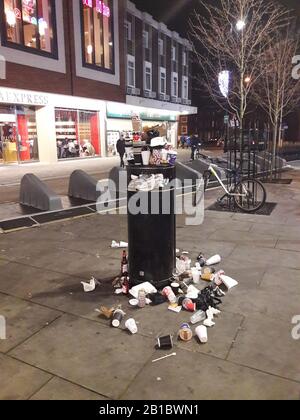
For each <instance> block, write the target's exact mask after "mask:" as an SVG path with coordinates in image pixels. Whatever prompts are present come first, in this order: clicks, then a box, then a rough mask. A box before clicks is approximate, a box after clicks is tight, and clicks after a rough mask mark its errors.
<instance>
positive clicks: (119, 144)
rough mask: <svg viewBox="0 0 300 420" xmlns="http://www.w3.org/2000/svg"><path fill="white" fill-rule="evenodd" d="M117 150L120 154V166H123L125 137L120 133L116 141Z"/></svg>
mask: <svg viewBox="0 0 300 420" xmlns="http://www.w3.org/2000/svg"><path fill="white" fill-rule="evenodd" d="M117 152H118V153H119V155H120V167H121V168H124V167H125V164H124V155H125V139H124V136H123V135H121V136H120V138H119V140H118V141H117Z"/></svg>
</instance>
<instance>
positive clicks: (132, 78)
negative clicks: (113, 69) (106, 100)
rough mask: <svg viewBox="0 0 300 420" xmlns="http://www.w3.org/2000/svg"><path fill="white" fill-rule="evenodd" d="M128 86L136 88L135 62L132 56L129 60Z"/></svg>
mask: <svg viewBox="0 0 300 420" xmlns="http://www.w3.org/2000/svg"><path fill="white" fill-rule="evenodd" d="M127 86H129V87H135V60H134V57H131V56H128V58H127Z"/></svg>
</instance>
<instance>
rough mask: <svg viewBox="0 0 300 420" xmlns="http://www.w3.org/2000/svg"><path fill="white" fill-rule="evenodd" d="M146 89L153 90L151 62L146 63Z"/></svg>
mask: <svg viewBox="0 0 300 420" xmlns="http://www.w3.org/2000/svg"><path fill="white" fill-rule="evenodd" d="M144 86H145V90H147V91H151V90H152V65H151V63H145V80H144Z"/></svg>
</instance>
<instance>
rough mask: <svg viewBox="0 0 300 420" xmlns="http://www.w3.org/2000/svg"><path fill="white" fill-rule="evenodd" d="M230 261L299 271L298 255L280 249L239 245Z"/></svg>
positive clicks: (299, 260) (299, 261)
mask: <svg viewBox="0 0 300 420" xmlns="http://www.w3.org/2000/svg"><path fill="white" fill-rule="evenodd" d="M231 259H232V260H235V261H236V262H239V263H240V264H243V262H244V261H252V262H253V263H254V264H261V265H263V264H264V265H265V266H266V267H270V266H271V267H272V266H274V267H278V266H280V267H286V268H294V269H297V270H299V269H300V258H299V253H298V252H294V251H283V250H281V249H272V248H263V247H260V246H253V245H244V244H243V245H239V246H238V247H236V248H235V250H234V251H233V252H232V254H231Z"/></svg>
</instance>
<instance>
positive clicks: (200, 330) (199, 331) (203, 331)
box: [195, 325, 208, 344]
mask: <svg viewBox="0 0 300 420" xmlns="http://www.w3.org/2000/svg"><path fill="white" fill-rule="evenodd" d="M195 332H196V335H197V337H198V338H199V340H200V342H201V343H203V344H205V343H207V341H208V337H207V328H206V327H205V326H204V325H200V326H199V327H197V328H196V330H195Z"/></svg>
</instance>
